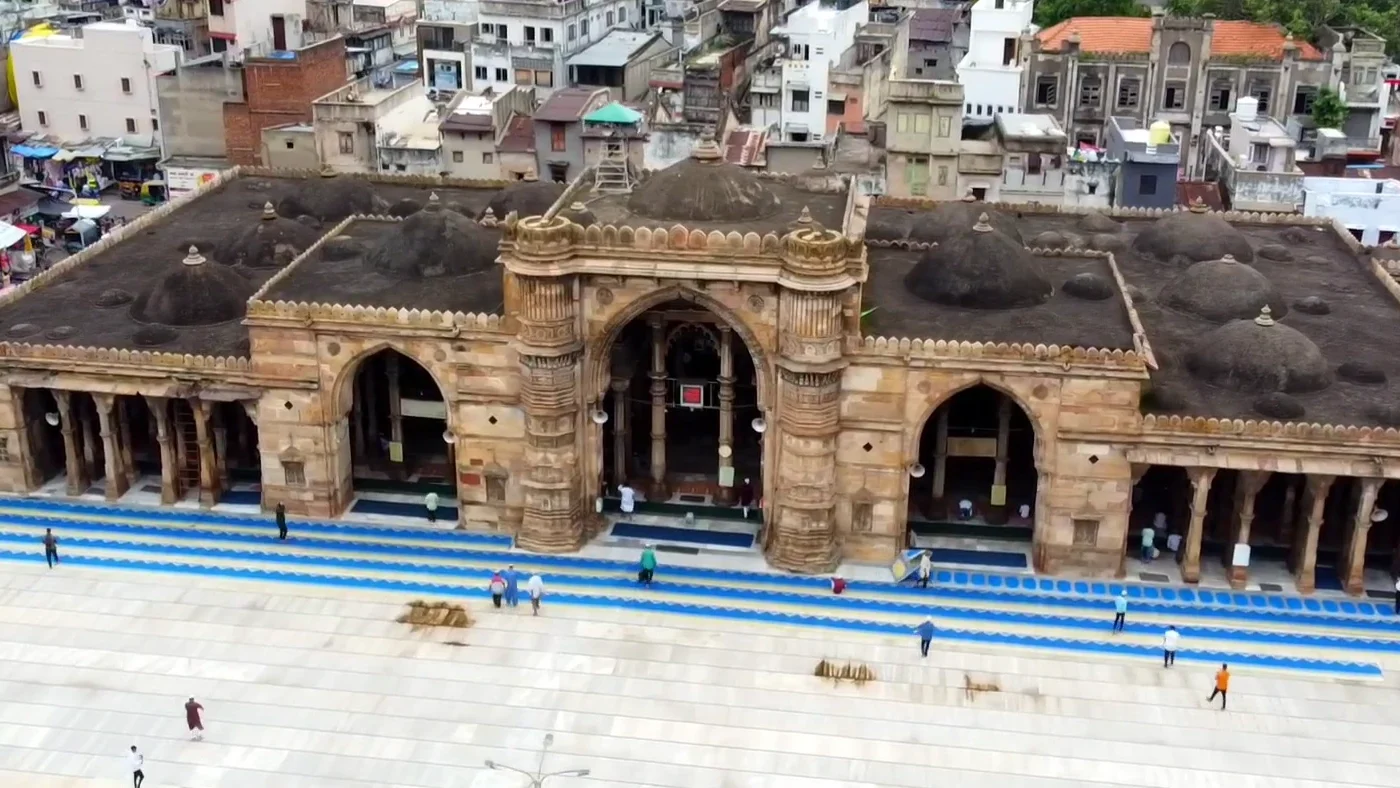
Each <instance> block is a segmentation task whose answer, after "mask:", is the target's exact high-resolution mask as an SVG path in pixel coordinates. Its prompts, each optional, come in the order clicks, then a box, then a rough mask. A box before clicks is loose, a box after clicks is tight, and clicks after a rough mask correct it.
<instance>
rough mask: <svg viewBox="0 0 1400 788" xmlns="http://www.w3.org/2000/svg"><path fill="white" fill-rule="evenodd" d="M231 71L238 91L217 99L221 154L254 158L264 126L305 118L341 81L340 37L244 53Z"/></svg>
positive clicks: (237, 160) (258, 156) (241, 160)
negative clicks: (263, 53) (272, 52)
mask: <svg viewBox="0 0 1400 788" xmlns="http://www.w3.org/2000/svg"><path fill="white" fill-rule="evenodd" d="M237 73H238V75H239V77H240V79H241V81H242V88H243V89H242V95H241V97H240V98H238V99H226V100H225V101H224V102H223V115H222V116H223V121H224V140H225V149H226V150H225V155H226V156H227V157H228V160H229V163H230V164H259V163H261V162H262V160H263V159H262V144H263V138H262V133H263V130H264V129H268V128H272V127H273V126H287V125H289V124H309V123H311V121H312V117H311V103H312V102H313V101H315V100H316V99H318V98H320V97H321V96H324V95H326V94H327V93H330V92H332V91H334V90H337V89H339V88H340V87H341V86H343V85H344V84H345V83H346V77H345V39H343V38H340V37H339V36H337V37H333V38H329V39H326V40H324V41H321V42H318V43H314V44H308V45H306V46H303V47H302V48H301V49H298V50H295V51H292V52H278V53H277V54H276V55H275V56H272V57H253V56H248V57H245V58H244V60H243V64H242V65H241V66H240V67H239V68H238V70H237Z"/></svg>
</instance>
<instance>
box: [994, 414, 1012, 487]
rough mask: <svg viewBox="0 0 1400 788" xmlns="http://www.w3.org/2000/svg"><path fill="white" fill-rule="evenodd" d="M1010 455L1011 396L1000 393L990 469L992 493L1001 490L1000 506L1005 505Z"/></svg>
mask: <svg viewBox="0 0 1400 788" xmlns="http://www.w3.org/2000/svg"><path fill="white" fill-rule="evenodd" d="M1010 456H1011V398H1010V397H1008V396H1006V395H1005V394H1002V395H1001V397H1000V401H999V402H998V403H997V458H996V465H995V467H994V469H993V471H992V494H993V496H995V494H996V488H998V487H1000V488H1001V490H1002V502H1001V504H1000V506H1001V507H1002V508H1005V507H1006V497H1005V496H1006V465H1007V462H1008V460H1009V458H1010Z"/></svg>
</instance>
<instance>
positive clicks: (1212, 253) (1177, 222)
mask: <svg viewBox="0 0 1400 788" xmlns="http://www.w3.org/2000/svg"><path fill="white" fill-rule="evenodd" d="M1133 248H1134V249H1136V250H1138V251H1139V252H1143V253H1144V254H1149V255H1152V256H1153V257H1155V258H1157V259H1158V260H1171V259H1173V258H1175V257H1185V258H1186V259H1188V260H1192V261H1196V262H1199V261H1202V260H1219V259H1220V258H1222V257H1224V256H1225V255H1227V254H1228V255H1233V256H1234V258H1235V259H1236V260H1239V261H1240V262H1244V263H1250V262H1253V261H1254V247H1252V246H1250V245H1249V239H1248V238H1245V237H1244V234H1242V233H1241V232H1240V231H1239V230H1236V229H1235V228H1233V227H1231V226H1230V223H1229V222H1227V221H1225V220H1224V219H1221V218H1220V217H1219V216H1215V215H1214V214H1211V213H1209V212H1207V211H1206V210H1205V208H1204V206H1201V205H1193V206H1192V207H1191V210H1189V211H1179V212H1177V213H1173V214H1171V215H1169V216H1163V217H1162V218H1160V219H1158V220H1157V221H1155V222H1153V223H1152V226H1150V227H1148V228H1147V229H1146V230H1143V231H1142V232H1141V233H1139V234H1138V237H1137V238H1135V239H1134V240H1133Z"/></svg>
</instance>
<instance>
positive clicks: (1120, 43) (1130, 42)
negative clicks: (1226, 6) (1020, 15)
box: [1036, 16, 1322, 60]
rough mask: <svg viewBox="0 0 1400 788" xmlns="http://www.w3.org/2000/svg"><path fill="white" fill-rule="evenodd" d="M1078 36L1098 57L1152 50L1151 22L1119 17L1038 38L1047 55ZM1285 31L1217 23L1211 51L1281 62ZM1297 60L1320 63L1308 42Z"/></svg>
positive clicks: (1078, 23)
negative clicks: (1317, 61)
mask: <svg viewBox="0 0 1400 788" xmlns="http://www.w3.org/2000/svg"><path fill="white" fill-rule="evenodd" d="M1074 33H1078V34H1079V49H1080V51H1081V52H1089V53H1093V54H1095V55H1133V54H1138V55H1146V54H1147V53H1148V52H1149V51H1150V50H1151V49H1152V20H1151V19H1142V18H1137V17H1119V16H1079V17H1075V18H1073V19H1066V20H1065V21H1063V22H1061V23H1059V24H1057V25H1052V26H1051V27H1047V28H1046V29H1044V30H1042V31H1040V33H1038V34H1037V35H1036V38H1038V39H1039V40H1040V48H1041V50H1042V51H1045V52H1062V51H1064V45H1065V41H1066V40H1068V39H1069V37H1070V35H1072V34H1074ZM1285 35H1286V34H1285V33H1284V31H1283V28H1281V27H1279V26H1277V25H1268V24H1263V23H1260V22H1229V21H1217V22H1216V23H1215V34H1214V36H1213V37H1212V38H1211V45H1210V50H1211V54H1212V55H1215V56H1224V57H1230V56H1235V57H1238V56H1248V55H1255V56H1261V57H1266V58H1270V59H1273V60H1279V59H1282V58H1283V44H1284V41H1285V40H1286V39H1285V38H1284V36H1285ZM1297 45H1298V57H1300V58H1301V59H1303V60H1321V59H1322V53H1321V52H1319V51H1318V49H1317V47H1315V46H1313V45H1312V44H1309V43H1308V42H1306V41H1299V42H1297Z"/></svg>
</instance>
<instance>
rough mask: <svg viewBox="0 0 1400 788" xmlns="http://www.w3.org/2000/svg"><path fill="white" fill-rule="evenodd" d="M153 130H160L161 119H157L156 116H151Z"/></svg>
mask: <svg viewBox="0 0 1400 788" xmlns="http://www.w3.org/2000/svg"><path fill="white" fill-rule="evenodd" d="M151 131H160V121H159V120H157V119H155V118H151Z"/></svg>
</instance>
